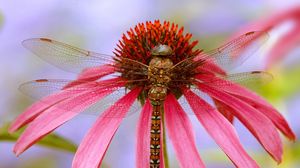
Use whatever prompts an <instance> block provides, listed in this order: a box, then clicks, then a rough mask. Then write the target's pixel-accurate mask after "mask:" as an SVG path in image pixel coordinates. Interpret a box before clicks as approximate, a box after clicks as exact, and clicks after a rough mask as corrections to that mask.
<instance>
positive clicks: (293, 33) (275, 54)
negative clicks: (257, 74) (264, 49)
mask: <svg viewBox="0 0 300 168" xmlns="http://www.w3.org/2000/svg"><path fill="white" fill-rule="evenodd" d="M283 25H289V27H288V29H287V30H286V32H283V33H282V35H281V36H280V37H279V38H278V40H277V41H276V42H275V44H274V45H273V46H272V48H271V49H270V51H268V53H267V55H266V58H267V60H266V66H267V68H270V66H272V65H274V64H275V63H278V62H279V61H280V60H281V59H282V58H284V56H286V55H287V54H288V53H289V52H290V51H291V50H293V49H294V48H296V47H297V46H299V42H300V6H296V7H293V8H289V9H286V10H284V11H282V12H274V13H273V14H272V15H270V16H268V17H266V18H264V19H261V20H258V21H254V22H252V23H250V24H249V25H247V26H245V27H243V28H242V29H241V30H240V31H239V33H241V32H247V31H249V30H263V31H272V30H274V29H276V28H279V27H280V26H283Z"/></svg>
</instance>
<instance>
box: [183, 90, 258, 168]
mask: <svg viewBox="0 0 300 168" xmlns="http://www.w3.org/2000/svg"><path fill="white" fill-rule="evenodd" d="M184 96H185V97H186V99H187V101H188V102H189V104H190V106H191V108H192V109H193V111H194V112H195V114H196V117H197V118H198V120H199V121H200V122H201V124H202V125H203V127H204V128H205V129H206V131H207V132H208V133H209V134H210V136H212V138H213V139H214V140H215V141H216V143H217V144H218V145H219V146H220V147H221V148H222V150H223V151H224V152H225V154H226V155H227V156H228V157H229V158H230V159H231V160H232V162H233V163H234V164H235V165H236V166H237V167H243V168H248V167H249V168H250V167H251V168H253V167H256V168H257V167H258V165H257V164H256V162H255V161H254V160H253V159H252V158H251V157H250V156H249V155H248V154H247V153H246V151H245V150H244V148H243V147H242V144H241V143H240V141H239V138H238V136H237V133H236V131H235V129H234V127H233V126H232V125H231V124H230V122H228V120H226V119H225V118H224V117H223V116H222V115H221V114H220V113H219V112H218V111H216V109H214V108H213V107H211V106H210V105H209V104H208V103H206V102H205V101H204V100H202V99H201V98H200V97H198V96H197V95H196V94H195V93H193V92H191V91H190V90H185V92H184ZM199 107H200V108H199Z"/></svg>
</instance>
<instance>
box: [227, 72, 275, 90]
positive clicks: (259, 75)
mask: <svg viewBox="0 0 300 168" xmlns="http://www.w3.org/2000/svg"><path fill="white" fill-rule="evenodd" d="M226 79H227V80H229V81H232V82H235V83H238V84H240V85H243V86H246V87H248V88H252V87H259V86H263V85H265V84H267V83H269V82H271V81H272V80H273V76H272V74H270V73H268V72H264V71H252V72H242V73H235V74H230V75H228V76H227V77H226Z"/></svg>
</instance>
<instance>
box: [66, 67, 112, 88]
mask: <svg viewBox="0 0 300 168" xmlns="http://www.w3.org/2000/svg"><path fill="white" fill-rule="evenodd" d="M114 72H115V68H114V67H113V66H111V65H102V66H98V67H92V68H87V69H85V70H83V71H82V72H81V73H80V74H79V75H78V77H77V79H76V80H74V81H73V82H70V83H69V84H67V85H66V86H65V87H64V88H69V87H74V86H76V85H79V84H82V83H86V82H88V81H95V80H98V79H100V78H102V77H103V76H106V75H109V74H112V73H114Z"/></svg>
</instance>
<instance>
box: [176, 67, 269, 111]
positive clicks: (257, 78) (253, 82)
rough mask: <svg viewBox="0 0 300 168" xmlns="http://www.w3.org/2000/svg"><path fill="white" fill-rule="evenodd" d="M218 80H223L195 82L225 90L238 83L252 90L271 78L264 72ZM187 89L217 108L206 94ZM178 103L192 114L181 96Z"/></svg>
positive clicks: (247, 73) (239, 74) (196, 89)
mask: <svg viewBox="0 0 300 168" xmlns="http://www.w3.org/2000/svg"><path fill="white" fill-rule="evenodd" d="M219 78H221V79H225V80H222V81H220V80H217V79H216V80H214V79H212V80H205V81H202V80H197V82H201V83H205V84H208V85H211V86H214V87H218V88H222V87H224V89H226V87H230V85H232V83H238V84H241V85H243V86H246V87H248V88H249V87H250V88H252V87H253V86H256V87H257V86H258V87H259V86H263V85H265V84H267V83H269V82H271V81H272V79H273V76H272V75H271V74H270V73H268V72H264V71H252V72H242V73H235V74H230V75H228V76H226V77H224V76H220V77H219ZM189 89H190V90H191V91H192V92H194V93H195V94H196V95H198V96H199V97H201V98H202V99H203V100H205V101H206V102H207V103H209V104H210V105H211V106H212V107H214V108H217V106H216V102H215V100H214V99H212V98H211V97H210V96H208V95H207V94H206V93H204V92H202V91H200V90H199V89H198V88H197V86H191V87H190V88H189ZM178 101H179V102H180V104H181V106H182V107H183V108H184V109H185V111H186V112H187V113H188V114H194V112H193V111H192V110H191V108H190V106H189V104H188V102H187V100H186V98H185V97H184V96H181V97H180V98H179V99H178Z"/></svg>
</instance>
